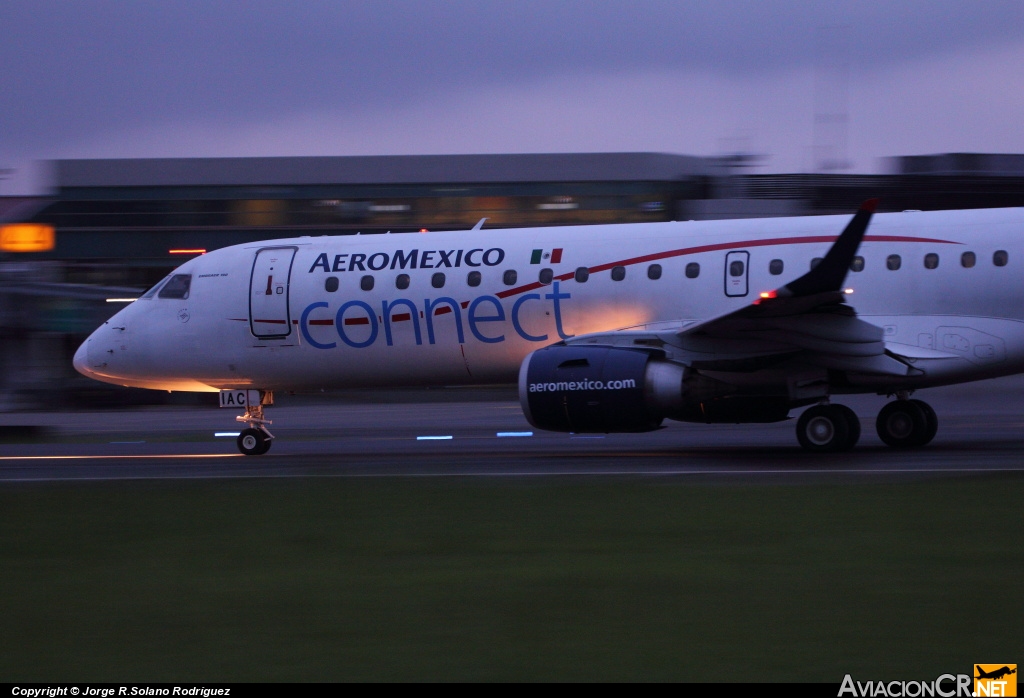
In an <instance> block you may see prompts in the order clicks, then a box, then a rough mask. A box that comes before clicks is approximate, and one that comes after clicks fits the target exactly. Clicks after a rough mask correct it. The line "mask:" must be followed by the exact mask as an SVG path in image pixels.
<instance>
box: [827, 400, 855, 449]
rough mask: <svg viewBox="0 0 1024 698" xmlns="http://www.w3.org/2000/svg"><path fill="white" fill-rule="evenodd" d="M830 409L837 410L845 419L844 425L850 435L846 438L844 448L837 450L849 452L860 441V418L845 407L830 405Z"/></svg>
mask: <svg viewBox="0 0 1024 698" xmlns="http://www.w3.org/2000/svg"><path fill="white" fill-rule="evenodd" d="M832 407H833V408H835V409H836V410H839V412H841V413H842V414H843V415H844V416H845V417H846V424H847V426H848V427H849V428H850V433H849V434H848V435H847V437H846V446H845V447H843V448H841V449H839V450H840V451H849V450H850V449H851V448H853V447H854V446H856V445H857V442H858V441H860V417H858V416H857V413H856V412H854V411H853V410H851V409H850V408H849V407H847V406H846V405H832Z"/></svg>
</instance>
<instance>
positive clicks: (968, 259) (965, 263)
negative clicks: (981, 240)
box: [960, 252, 978, 269]
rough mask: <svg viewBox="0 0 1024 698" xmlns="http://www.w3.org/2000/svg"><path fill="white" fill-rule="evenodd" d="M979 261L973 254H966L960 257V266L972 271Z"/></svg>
mask: <svg viewBox="0 0 1024 698" xmlns="http://www.w3.org/2000/svg"><path fill="white" fill-rule="evenodd" d="M977 261H978V258H977V257H976V256H975V255H974V253H973V252H964V253H963V254H962V255H960V266H962V267H963V268H964V269H970V268H971V267H973V266H974V264H975V262H977Z"/></svg>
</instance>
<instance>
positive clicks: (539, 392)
mask: <svg viewBox="0 0 1024 698" xmlns="http://www.w3.org/2000/svg"><path fill="white" fill-rule="evenodd" d="M686 373H687V369H686V368H685V367H683V366H680V365H678V364H673V363H669V362H667V361H662V360H659V359H657V358H656V357H654V356H652V355H651V354H650V353H649V352H647V351H639V350H633V349H618V348H614V347H598V346H573V345H568V346H555V347H547V348H545V349H538V350H537V351H535V352H533V353H532V354H530V355H529V356H527V357H526V359H525V360H524V361H523V365H522V367H521V368H520V369H519V401H520V402H521V403H522V406H523V412H524V413H525V414H526V418H527V419H528V420H529V422H530V424H532V425H533V426H535V427H537V428H538V429H546V430H548V431H571V432H577V433H584V432H603V433H608V432H621V431H633V432H636V431H652V430H654V429H657V428H659V427H660V426H661V422H662V419H664V418H665V417H666V416H668V415H670V414H672V413H674V412H676V411H678V410H679V409H680V408H681V406H682V405H681V402H682V395H683V391H684V388H683V380H684V379H685V378H686Z"/></svg>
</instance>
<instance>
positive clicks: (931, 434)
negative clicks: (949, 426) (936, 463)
mask: <svg viewBox="0 0 1024 698" xmlns="http://www.w3.org/2000/svg"><path fill="white" fill-rule="evenodd" d="M911 402H912V403H914V404H915V405H917V406H918V407H920V408H921V411H922V412H924V418H925V421H926V422H927V423H928V431H927V432H926V433H925V435H924V439H922V441H921V443H919V444H918V446H927V445H928V444H930V443H931V442H932V439H934V438H935V435H936V434H937V433H938V431H939V416H938V415H937V414H935V410H933V409H932V406H931V405H929V404H928V403H927V402H925V401H923V400H911Z"/></svg>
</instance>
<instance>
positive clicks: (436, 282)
mask: <svg viewBox="0 0 1024 698" xmlns="http://www.w3.org/2000/svg"><path fill="white" fill-rule="evenodd" d="M430 285H431V286H433V287H434V288H444V272H441V271H439V272H436V273H435V274H434V275H433V276H431V277H430Z"/></svg>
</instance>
